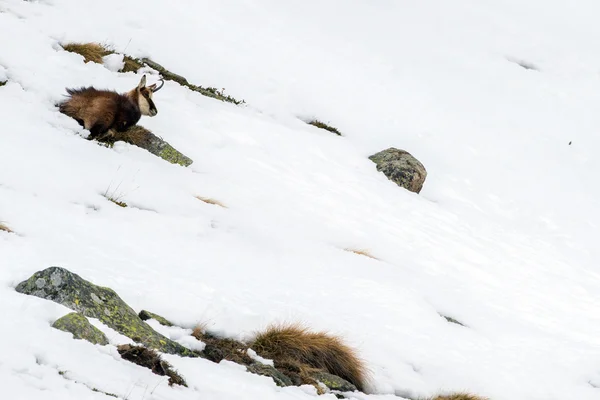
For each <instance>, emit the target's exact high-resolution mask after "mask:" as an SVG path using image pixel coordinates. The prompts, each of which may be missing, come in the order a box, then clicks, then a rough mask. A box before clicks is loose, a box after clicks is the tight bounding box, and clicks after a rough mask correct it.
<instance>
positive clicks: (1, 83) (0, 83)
mask: <svg viewBox="0 0 600 400" xmlns="http://www.w3.org/2000/svg"><path fill="white" fill-rule="evenodd" d="M7 83H8V81H0V87H2V86H4V85H6V84H7Z"/></svg>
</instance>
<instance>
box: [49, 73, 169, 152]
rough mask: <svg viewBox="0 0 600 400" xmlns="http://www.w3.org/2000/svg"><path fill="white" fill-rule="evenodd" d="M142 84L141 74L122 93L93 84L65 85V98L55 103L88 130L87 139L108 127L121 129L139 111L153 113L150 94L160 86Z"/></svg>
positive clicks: (133, 120) (133, 121)
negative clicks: (137, 83) (127, 90)
mask: <svg viewBox="0 0 600 400" xmlns="http://www.w3.org/2000/svg"><path fill="white" fill-rule="evenodd" d="M145 84H146V77H145V76H144V77H143V78H142V80H141V81H140V84H139V85H138V86H137V87H136V88H134V89H132V90H130V91H129V92H127V93H123V94H121V93H117V92H115V91H111V90H98V89H95V88H93V87H82V88H79V89H67V93H68V94H69V98H68V99H67V100H65V101H64V102H62V103H61V104H59V110H60V112H61V113H63V114H65V115H68V116H69V117H71V118H74V119H75V120H76V121H77V122H78V123H79V124H80V125H81V126H83V127H84V128H85V129H87V130H89V131H90V136H89V139H90V140H91V139H95V138H99V137H102V136H104V135H105V134H106V133H107V132H108V133H109V134H110V132H109V131H111V130H113V131H116V132H124V131H126V130H127V129H129V128H131V127H132V126H134V125H135V124H137V122H138V121H139V120H140V118H141V116H142V115H149V116H154V115H156V113H157V112H158V111H157V110H156V106H155V105H154V102H153V101H152V94H153V92H154V91H156V90H158V89H160V88H158V89H156V84H154V85H151V86H148V87H146V86H145Z"/></svg>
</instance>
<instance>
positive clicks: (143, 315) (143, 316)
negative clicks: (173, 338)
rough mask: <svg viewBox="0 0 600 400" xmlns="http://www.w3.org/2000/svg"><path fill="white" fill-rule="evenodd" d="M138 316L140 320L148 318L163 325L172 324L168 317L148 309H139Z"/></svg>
mask: <svg viewBox="0 0 600 400" xmlns="http://www.w3.org/2000/svg"><path fill="white" fill-rule="evenodd" d="M138 316H139V317H140V318H141V319H142V321H148V320H149V319H154V320H156V321H158V323H159V324H161V325H163V326H173V324H172V323H171V322H170V321H169V320H168V319H166V318H164V317H161V316H160V315H158V314H154V313H151V312H150V311H146V310H142V311H140V313H139V314H138Z"/></svg>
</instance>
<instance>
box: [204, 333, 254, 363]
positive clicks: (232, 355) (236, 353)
mask: <svg viewBox="0 0 600 400" xmlns="http://www.w3.org/2000/svg"><path fill="white" fill-rule="evenodd" d="M192 336H193V337H195V338H196V339H198V340H200V341H201V342H203V343H205V344H206V347H205V348H204V350H203V351H202V353H203V355H204V357H205V358H206V359H208V360H210V361H213V362H216V363H219V362H221V361H222V360H227V361H233V362H235V363H238V364H242V365H250V364H252V363H253V362H254V360H253V359H252V358H251V357H250V356H249V355H248V345H246V344H244V343H242V342H238V341H237V340H234V339H229V338H220V337H217V336H216V335H213V334H211V333H209V332H207V331H206V329H205V328H204V326H202V325H199V326H197V327H196V328H195V329H194V331H193V332H192Z"/></svg>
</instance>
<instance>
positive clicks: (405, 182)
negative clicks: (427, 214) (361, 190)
mask: <svg viewBox="0 0 600 400" xmlns="http://www.w3.org/2000/svg"><path fill="white" fill-rule="evenodd" d="M369 159H370V160H371V161H373V162H374V163H375V164H376V165H377V170H378V171H380V172H383V173H384V174H385V176H387V177H388V179H389V180H391V181H392V182H394V183H396V184H397V185H398V186H400V187H403V188H405V189H407V190H410V191H411V192H414V193H420V192H421V189H422V188H423V183H425V178H427V170H426V169H425V167H424V166H423V164H421V162H419V160H417V159H416V158H414V157H413V156H412V155H411V154H410V153H409V152H407V151H405V150H399V149H396V148H393V147H390V148H389V149H387V150H383V151H380V152H379V153H377V154H373V155H372V156H371V157H369Z"/></svg>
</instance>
